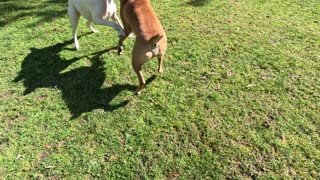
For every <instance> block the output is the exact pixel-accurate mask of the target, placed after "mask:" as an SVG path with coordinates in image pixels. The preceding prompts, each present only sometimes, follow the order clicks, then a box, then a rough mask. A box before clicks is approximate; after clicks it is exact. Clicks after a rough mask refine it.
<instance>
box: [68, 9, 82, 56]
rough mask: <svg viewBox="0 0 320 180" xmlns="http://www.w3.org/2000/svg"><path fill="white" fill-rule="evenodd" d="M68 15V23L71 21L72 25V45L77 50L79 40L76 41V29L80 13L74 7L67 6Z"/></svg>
mask: <svg viewBox="0 0 320 180" xmlns="http://www.w3.org/2000/svg"><path fill="white" fill-rule="evenodd" d="M68 16H69V19H70V23H71V26H72V36H73V40H74V46H75V47H76V49H77V50H78V49H79V47H80V45H79V42H78V38H77V33H76V31H77V26H78V22H79V18H80V13H79V12H78V11H77V10H76V9H75V8H74V7H72V6H69V7H68Z"/></svg>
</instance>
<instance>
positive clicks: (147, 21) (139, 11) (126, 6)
mask: <svg viewBox="0 0 320 180" xmlns="http://www.w3.org/2000/svg"><path fill="white" fill-rule="evenodd" d="M120 16H121V20H122V23H123V27H124V31H125V33H126V35H125V36H121V37H120V39H119V43H118V53H119V54H121V53H122V43H123V41H124V40H125V39H126V38H127V37H128V35H129V34H130V33H131V32H132V31H133V32H134V33H135V34H136V41H135V44H134V47H133V50H132V67H133V69H134V71H135V72H136V74H137V75H138V78H139V87H138V88H137V90H136V91H135V94H140V92H141V89H142V88H143V87H144V85H145V83H146V82H145V80H144V78H143V74H142V72H141V69H142V65H143V64H144V63H145V62H147V61H148V60H150V59H151V58H153V57H158V61H159V69H158V72H159V73H162V72H163V70H162V62H163V58H164V53H165V51H166V48H167V36H166V33H165V32H164V30H163V28H162V25H161V23H160V21H159V19H158V17H157V15H156V13H155V12H154V10H153V9H152V7H151V4H150V1H149V0H120Z"/></svg>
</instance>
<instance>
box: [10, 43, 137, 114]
mask: <svg viewBox="0 0 320 180" xmlns="http://www.w3.org/2000/svg"><path fill="white" fill-rule="evenodd" d="M71 43H73V41H72V40H71V41H66V42H64V43H58V44H56V45H53V46H49V47H46V48H42V49H35V48H31V49H30V50H31V52H30V53H29V54H28V55H27V56H26V57H25V59H24V60H23V62H22V65H21V71H20V73H19V75H18V76H17V77H16V78H15V79H14V80H13V81H14V82H19V81H23V84H24V86H25V88H26V89H25V91H24V95H27V94H29V93H32V92H33V91H35V90H36V89H37V88H43V87H45V88H57V89H60V90H61V93H62V97H63V99H64V101H65V103H66V105H67V107H68V108H69V111H70V112H71V114H72V118H76V117H78V116H80V115H81V114H82V113H84V112H90V111H92V110H94V109H104V110H105V111H113V110H115V109H118V108H120V107H123V106H125V105H127V104H128V101H123V102H121V103H119V104H117V105H111V104H110V102H111V101H112V100H113V99H114V98H115V97H116V96H117V95H118V94H119V93H120V92H121V91H124V90H130V91H133V90H134V88H135V87H134V86H132V85H128V84H125V85H113V86H111V87H107V88H103V87H102V85H103V82H104V81H105V78H106V75H105V74H106V72H105V69H104V67H103V64H104V62H103V60H102V59H101V55H102V54H103V53H106V52H109V51H110V50H113V49H114V48H110V49H106V50H103V51H100V52H96V53H93V54H91V55H90V57H92V58H89V59H90V62H89V63H90V66H85V67H80V68H76V69H72V70H70V71H66V72H62V71H63V70H65V69H66V68H67V67H68V66H70V65H71V64H72V63H74V62H76V61H78V60H79V59H81V58H83V57H80V58H74V59H70V60H66V59H62V58H61V57H60V56H59V52H60V51H62V50H64V49H66V48H65V46H66V45H68V44H71Z"/></svg>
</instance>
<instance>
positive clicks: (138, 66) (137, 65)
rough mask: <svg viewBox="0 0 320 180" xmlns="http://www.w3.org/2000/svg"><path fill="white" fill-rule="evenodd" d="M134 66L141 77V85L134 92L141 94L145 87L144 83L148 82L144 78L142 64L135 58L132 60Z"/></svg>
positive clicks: (139, 77)
mask: <svg viewBox="0 0 320 180" xmlns="http://www.w3.org/2000/svg"><path fill="white" fill-rule="evenodd" d="M132 67H133V70H134V72H135V73H136V74H137V76H138V79H139V87H138V88H137V89H136V91H135V92H134V94H136V95H139V94H140V92H141V89H142V88H143V87H144V85H145V84H146V81H145V80H144V78H143V74H142V72H141V69H142V64H137V63H134V60H132Z"/></svg>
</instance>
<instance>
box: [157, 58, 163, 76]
mask: <svg viewBox="0 0 320 180" xmlns="http://www.w3.org/2000/svg"><path fill="white" fill-rule="evenodd" d="M163 58H164V55H161V56H160V57H158V61H159V68H158V72H159V73H160V74H162V73H163V69H162V63H163Z"/></svg>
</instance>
